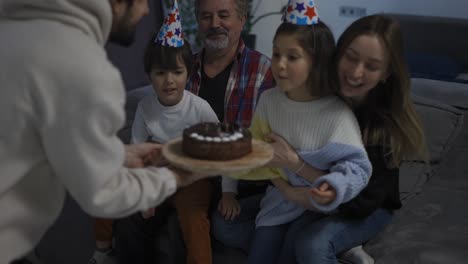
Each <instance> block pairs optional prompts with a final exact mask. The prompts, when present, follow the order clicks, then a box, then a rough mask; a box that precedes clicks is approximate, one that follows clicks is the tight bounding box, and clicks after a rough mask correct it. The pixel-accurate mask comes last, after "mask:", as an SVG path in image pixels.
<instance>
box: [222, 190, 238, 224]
mask: <svg viewBox="0 0 468 264" xmlns="http://www.w3.org/2000/svg"><path fill="white" fill-rule="evenodd" d="M240 211H241V208H240V204H239V201H237V199H236V193H233V192H223V195H222V196H221V199H220V200H219V202H218V212H219V213H220V214H221V215H222V216H223V217H224V219H225V220H227V221H228V220H234V219H235V218H236V217H237V216H238V215H239V214H240Z"/></svg>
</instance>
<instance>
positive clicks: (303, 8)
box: [283, 0, 319, 25]
mask: <svg viewBox="0 0 468 264" xmlns="http://www.w3.org/2000/svg"><path fill="white" fill-rule="evenodd" d="M283 21H284V22H288V23H291V24H296V25H314V24H317V23H318V22H319V17H318V14H317V8H316V6H315V1H313V0H302V1H301V0H289V2H288V5H287V6H286V10H285V13H284V16H283Z"/></svg>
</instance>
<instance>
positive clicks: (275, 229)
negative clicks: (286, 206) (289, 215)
mask: <svg viewBox="0 0 468 264" xmlns="http://www.w3.org/2000/svg"><path fill="white" fill-rule="evenodd" d="M288 227H289V224H283V225H277V226H261V227H257V228H256V229H255V233H254V235H253V238H252V242H251V244H250V250H249V255H248V257H247V264H257V263H275V262H276V260H277V259H278V255H279V253H280V252H281V248H282V246H283V241H284V236H285V235H286V232H287V231H288Z"/></svg>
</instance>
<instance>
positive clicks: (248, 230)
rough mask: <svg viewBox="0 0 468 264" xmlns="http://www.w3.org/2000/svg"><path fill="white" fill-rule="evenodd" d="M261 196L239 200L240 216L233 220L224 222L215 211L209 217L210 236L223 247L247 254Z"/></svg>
mask: <svg viewBox="0 0 468 264" xmlns="http://www.w3.org/2000/svg"><path fill="white" fill-rule="evenodd" d="M262 198H263V194H259V195H255V196H249V197H246V198H244V199H241V200H239V203H240V208H241V211H240V214H239V215H238V216H237V217H236V218H235V219H234V220H225V219H224V217H223V216H222V215H221V214H219V212H218V210H215V211H214V212H213V213H212V215H211V234H212V235H213V237H214V238H215V239H216V240H218V241H219V242H221V243H223V244H224V245H225V246H229V247H234V248H238V249H242V250H243V251H244V252H245V253H248V252H249V248H250V240H251V238H252V236H253V234H254V231H255V217H256V216H257V213H258V211H259V210H260V201H261V199H262Z"/></svg>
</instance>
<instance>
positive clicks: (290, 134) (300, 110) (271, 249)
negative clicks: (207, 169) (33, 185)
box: [237, 1, 371, 263]
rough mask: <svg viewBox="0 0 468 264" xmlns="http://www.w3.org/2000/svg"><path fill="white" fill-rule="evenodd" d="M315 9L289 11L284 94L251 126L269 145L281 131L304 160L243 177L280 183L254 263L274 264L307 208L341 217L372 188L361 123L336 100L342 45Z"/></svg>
mask: <svg viewBox="0 0 468 264" xmlns="http://www.w3.org/2000/svg"><path fill="white" fill-rule="evenodd" d="M311 3H312V2H311V1H291V2H290V3H289V6H288V9H287V10H288V13H287V14H286V16H285V22H284V23H283V24H281V25H280V27H279V28H278V30H277V31H276V34H275V37H274V39H273V58H272V72H273V76H274V78H275V81H276V83H277V88H274V89H272V90H269V91H266V92H264V93H263V94H262V96H261V98H260V101H259V103H258V105H257V108H256V111H255V114H254V119H253V123H252V126H251V132H252V134H253V136H254V137H255V138H259V139H266V140H268V139H269V138H266V136H267V135H268V134H269V133H270V132H271V131H274V132H275V133H277V134H279V135H281V136H282V137H284V138H285V139H286V140H287V141H288V142H290V143H291V145H292V146H293V148H294V149H295V150H297V151H299V153H300V154H299V155H298V157H297V159H296V161H295V162H294V163H291V164H287V166H281V167H282V168H283V169H268V168H265V169H259V170H254V171H251V172H249V173H247V174H243V175H237V176H239V177H240V178H243V179H274V180H273V183H274V185H275V186H270V187H269V188H268V189H267V192H266V194H265V197H264V198H263V199H262V201H261V204H260V211H259V213H258V215H257V217H256V222H255V225H256V229H255V232H254V234H253V239H252V242H251V243H252V244H251V246H250V250H249V256H248V263H274V262H275V261H276V258H277V253H278V252H279V251H280V249H281V246H282V241H283V235H284V234H285V232H286V231H287V229H288V225H289V223H290V222H292V221H293V220H295V219H296V218H297V217H299V216H300V215H301V214H302V213H303V212H304V211H305V208H309V209H311V208H314V209H316V210H319V211H324V212H331V211H334V210H335V209H336V208H337V207H338V205H340V204H342V203H344V202H347V201H349V200H350V199H352V198H353V197H354V196H356V195H357V194H358V193H359V192H360V191H361V190H362V188H364V186H365V185H366V184H367V182H368V179H369V176H370V173H371V167H370V163H369V160H368V159H367V155H366V152H365V150H364V147H363V145H362V142H361V136H360V132H359V126H358V123H357V121H356V119H355V118H354V115H353V113H352V111H351V110H350V109H349V107H348V106H347V105H346V104H345V103H344V102H343V101H342V100H341V99H340V98H338V97H336V96H333V95H332V91H333V89H334V88H335V87H336V85H335V80H336V76H335V74H334V72H335V71H334V66H333V63H332V62H333V60H332V59H333V53H334V46H335V45H334V39H333V35H332V33H331V32H330V30H329V28H328V27H327V26H326V25H325V24H324V23H322V22H319V21H318V18H317V17H316V16H313V17H312V18H311V17H310V15H311V14H315V7H314V6H313V5H311ZM279 154H281V153H279ZM306 164H309V165H310V166H309V165H306ZM276 165H278V164H270V166H276ZM275 178H276V179H275ZM281 178H283V179H286V180H287V181H288V182H289V183H290V184H291V185H294V186H301V187H298V188H301V193H292V192H291V193H284V194H282V189H283V188H284V187H285V186H287V184H288V183H287V182H286V181H284V180H283V179H281ZM322 189H333V190H334V192H330V191H327V194H331V195H334V196H333V197H332V198H333V199H332V200H331V201H328V200H327V201H326V202H324V201H322V200H320V199H319V198H320V196H319V194H320V195H321V194H322ZM304 207H305V208H304Z"/></svg>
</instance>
